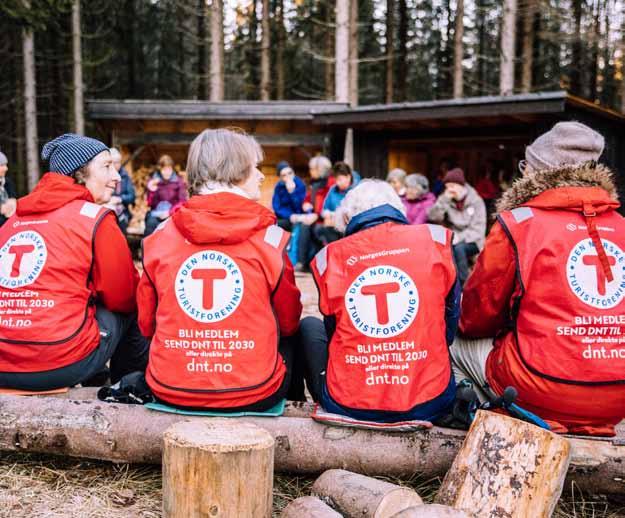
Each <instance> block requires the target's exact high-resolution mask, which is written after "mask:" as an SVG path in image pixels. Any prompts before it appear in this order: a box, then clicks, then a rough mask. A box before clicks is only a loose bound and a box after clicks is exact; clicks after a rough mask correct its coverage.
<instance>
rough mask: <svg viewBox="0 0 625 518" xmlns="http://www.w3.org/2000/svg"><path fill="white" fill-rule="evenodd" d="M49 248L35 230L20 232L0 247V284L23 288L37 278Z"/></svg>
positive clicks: (6, 286)
mask: <svg viewBox="0 0 625 518" xmlns="http://www.w3.org/2000/svg"><path fill="white" fill-rule="evenodd" d="M47 258H48V249H47V248H46V243H45V241H44V240H43V237H41V234H39V233H38V232H35V231H34V230H26V231H24V232H18V233H17V234H14V235H13V236H11V237H10V238H9V240H8V241H7V242H6V243H4V245H2V248H0V286H2V287H3V288H21V287H22V286H28V285H29V284H32V283H33V282H35V281H36V280H37V277H39V275H40V274H41V272H42V270H43V267H44V265H45V264H46V259H47Z"/></svg>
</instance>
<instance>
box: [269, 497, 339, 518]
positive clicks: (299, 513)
mask: <svg viewBox="0 0 625 518" xmlns="http://www.w3.org/2000/svg"><path fill="white" fill-rule="evenodd" d="M280 518H343V517H342V515H340V514H339V513H337V512H336V511H335V510H334V509H332V508H331V507H330V506H328V505H326V504H324V503H323V502H322V501H321V500H319V499H318V498H315V497H314V496H302V497H300V498H296V499H295V500H293V501H292V502H291V503H290V504H289V505H287V506H286V507H285V508H284V511H282V514H281V515H280Z"/></svg>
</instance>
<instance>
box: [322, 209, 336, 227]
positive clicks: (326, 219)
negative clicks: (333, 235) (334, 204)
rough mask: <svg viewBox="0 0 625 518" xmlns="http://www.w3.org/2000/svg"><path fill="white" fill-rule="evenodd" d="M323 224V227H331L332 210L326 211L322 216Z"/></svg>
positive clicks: (332, 223) (332, 220)
mask: <svg viewBox="0 0 625 518" xmlns="http://www.w3.org/2000/svg"><path fill="white" fill-rule="evenodd" d="M323 226H324V227H333V226H334V212H326V214H325V216H324V217H323Z"/></svg>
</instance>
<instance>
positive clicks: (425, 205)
mask: <svg viewBox="0 0 625 518" xmlns="http://www.w3.org/2000/svg"><path fill="white" fill-rule="evenodd" d="M401 201H403V202H404V207H406V219H407V220H408V223H410V224H411V225H420V224H422V223H427V222H428V209H429V208H430V207H431V206H432V205H434V203H436V196H434V195H433V194H432V193H431V192H428V193H426V194H424V195H423V196H421V198H418V199H416V200H408V199H406V197H405V196H402V198H401Z"/></svg>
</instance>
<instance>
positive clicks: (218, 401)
mask: <svg viewBox="0 0 625 518" xmlns="http://www.w3.org/2000/svg"><path fill="white" fill-rule="evenodd" d="M274 223H275V216H274V215H273V214H272V213H271V212H270V211H269V210H268V209H266V208H264V207H262V206H261V205H259V204H258V203H255V202H253V201H250V200H248V199H246V198H244V197H242V196H239V195H236V194H232V193H218V194H211V195H205V196H195V197H193V198H191V199H190V200H189V201H187V202H186V203H184V204H183V205H182V207H181V208H180V210H178V211H177V212H175V213H174V215H173V216H172V218H171V220H170V221H169V222H168V223H166V224H165V226H164V227H163V228H162V230H160V231H157V232H156V233H155V234H154V235H153V236H150V238H148V239H147V240H146V243H145V259H144V261H145V275H144V276H143V277H142V279H141V281H140V283H139V289H138V294H137V298H138V303H139V327H140V329H141V331H142V333H143V334H144V335H145V336H153V341H152V348H153V349H154V350H151V351H150V362H149V365H148V375H147V379H148V383H149V384H150V386H151V387H152V389H153V390H154V391H155V393H156V394H157V395H158V396H159V397H161V398H162V399H164V400H165V401H169V402H171V403H173V404H177V405H181V406H197V407H209V408H229V407H238V406H244V405H248V404H251V403H254V402H257V401H260V400H262V399H265V398H266V397H268V396H270V395H271V394H273V393H275V391H276V390H277V389H278V388H279V387H280V385H281V383H282V381H283V379H284V376H285V369H284V365H283V363H282V362H281V361H278V362H277V363H276V361H275V360H276V359H278V360H279V355H277V339H278V331H279V332H280V333H281V334H282V335H285V336H288V335H291V334H293V333H295V332H296V331H297V328H298V325H299V317H300V315H301V310H302V306H301V302H300V292H299V290H298V288H297V286H296V285H295V277H294V273H293V267H292V265H291V263H290V262H289V261H288V258H286V256H285V255H284V253H283V252H280V250H282V248H283V246H284V245H285V244H286V241H287V239H288V235H287V234H286V233H283V231H282V230H281V229H279V228H278V227H272V226H271V225H273V224H274ZM274 231H275V232H274ZM277 233H279V234H280V243H277V244H278V245H279V247H278V248H276V247H271V246H269V245H268V244H267V243H261V242H262V241H263V240H264V239H265V238H266V236H269V238H271V237H272V235H273V234H276V235H277ZM270 234H271V235H270ZM263 236H265V237H263ZM185 240H186V243H185ZM269 240H270V241H272V239H269ZM263 245H264V247H263ZM168 246H171V247H174V250H171V252H168V251H167V247H168ZM250 247H251V248H250ZM265 248H266V249H267V250H266V252H267V253H266V254H265V255H266V257H263V254H264V252H263V250H265ZM207 249H210V250H214V251H216V252H218V253H219V254H224V256H228V257H230V258H234V257H236V259H234V260H233V264H236V265H239V263H241V265H239V266H240V269H241V270H242V272H243V274H245V276H246V277H245V279H244V283H243V284H244V288H243V289H244V290H245V292H244V296H243V300H240V299H237V301H236V302H232V304H231V305H230V306H228V308H226V312H228V311H229V312H230V313H229V314H228V315H227V316H225V317H224V319H228V326H226V327H228V329H230V328H232V329H234V328H235V327H236V329H237V330H238V332H239V338H242V336H243V335H245V337H248V335H250V336H253V337H254V341H255V342H258V347H256V345H254V346H253V349H250V348H249V347H248V349H245V350H244V349H243V347H244V345H242V348H241V350H236V351H234V352H233V353H232V354H233V355H234V354H237V358H234V356H233V358H234V360H233V362H232V368H233V371H232V372H230V371H224V372H226V374H231V375H229V376H226V375H221V376H214V379H211V380H210V382H208V381H206V380H205V376H204V377H202V376H197V375H192V374H189V376H188V378H187V379H183V376H182V374H184V373H182V374H181V373H180V372H179V373H178V375H176V376H174V378H176V383H175V385H176V387H178V388H176V387H174V388H172V387H173V385H174V383H173V382H169V383H166V382H163V380H162V379H161V378H163V377H167V375H168V374H167V370H168V369H167V362H166V361H162V360H163V359H164V355H163V354H162V352H163V350H164V347H162V346H166V345H167V344H166V343H165V341H166V338H165V335H167V336H168V337H169V335H171V332H169V331H168V332H165V331H166V329H165V328H168V327H167V326H169V327H171V325H173V323H172V322H171V321H170V320H171V318H170V317H171V316H172V315H173V316H174V318H176V315H177V314H178V309H177V307H176V306H174V309H175V311H170V310H168V309H167V305H168V304H170V305H171V304H178V305H179V306H180V308H181V309H182V311H183V312H184V313H185V314H184V315H182V317H181V320H182V321H187V320H188V322H186V323H187V326H186V327H187V328H189V329H193V330H194V331H193V333H195V331H196V330H198V331H201V332H202V333H204V334H206V333H205V331H206V330H209V331H210V332H211V333H213V332H214V331H215V330H217V327H219V326H215V325H210V324H211V322H212V319H213V317H212V316H211V315H208V314H207V315H206V319H204V316H202V315H203V314H202V315H198V314H197V312H195V311H194V310H193V308H191V309H189V307H188V305H187V303H186V302H185V301H184V300H182V299H186V298H189V300H190V298H191V296H190V295H189V296H187V295H185V297H182V299H181V298H180V297H178V300H177V301H176V300H174V298H172V296H170V295H171V293H169V291H168V289H169V288H168V281H169V280H171V279H170V277H171V274H172V271H173V270H172V268H173V269H176V271H178V270H177V268H179V267H180V265H178V266H176V265H173V263H172V260H177V259H181V260H182V263H184V258H182V255H185V254H187V253H188V255H189V256H191V255H193V254H194V253H198V252H199V253H202V252H201V251H202V250H207ZM183 252H184V253H183ZM181 254H182V255H181ZM159 255H160V257H159ZM281 255H282V257H280V256H281ZM178 256H180V257H178ZM185 257H186V255H185ZM178 262H180V261H178ZM170 263H171V264H170ZM189 264H191V263H189ZM246 268H247V269H248V270H247V272H246ZM180 272H182V273H180ZM180 272H178V273H179V274H180V275H182V274H184V271H183V270H180ZM174 273H175V272H174ZM281 274H282V275H281ZM194 278H195V277H194ZM233 282H235V281H233ZM183 284H184V283H183ZM256 292H258V293H256ZM168 293H169V294H168ZM253 293H254V295H252V298H253V300H252V299H246V298H245V294H253ZM264 296H266V297H267V299H268V302H270V304H264V305H263V303H262V298H263V297H264ZM181 301H182V302H181ZM254 303H258V304H261V305H262V306H263V307H262V308H260V309H259V310H258V312H257V314H256V316H255V317H253V318H252V317H250V316H249V315H248V316H244V315H246V314H247V313H249V311H248V309H249V308H248V306H250V304H252V305H253V304H254ZM237 304H239V306H237ZM191 306H193V304H191ZM204 307H206V306H204ZM250 307H251V306H250ZM185 308H186V309H185ZM246 308H248V309H246ZM238 309H241V311H237V312H236V313H235V312H234V311H235V310H238ZM264 310H267V311H268V313H266V314H265V313H264V312H263V311H264ZM272 311H273V312H275V315H276V317H277V323H278V327H279V329H277V328H276V320H274V318H273V314H272ZM193 315H196V317H197V318H193ZM242 316H243V317H244V321H242V322H239V323H238V324H237V325H235V324H236V319H237V318H241V317H242ZM198 318H200V319H201V320H198ZM202 319H203V320H202ZM207 319H208V320H207ZM198 322H199V323H198ZM183 323H184V322H183ZM207 324H208V325H207ZM176 325H177V322H176ZM224 325H225V321H224ZM255 326H260V328H257V329H255V330H253V328H254V327H255ZM196 328H197V329H196ZM205 328H206V329H205ZM219 330H221V331H223V329H221V328H219ZM246 330H247V331H246ZM170 331H171V330H170ZM248 331H249V332H248ZM252 331H254V332H252ZM223 332H224V333H225V331H223ZM167 333H169V334H167ZM245 337H243V338H242V339H245V340H247V339H248V338H245ZM169 338H171V337H169ZM169 338H167V340H169ZM270 342H271V343H270ZM226 345H227V344H226ZM271 347H273V349H272V351H270V349H271ZM174 352H175V351H174ZM250 352H253V353H258V354H261V355H262V360H263V361H260V359H259V360H258V361H257V362H252V361H250V360H249V359H246V358H247V356H249V353H250ZM270 353H271V354H270ZM272 355H273V358H274V359H273V360H272V359H271V358H272ZM169 356H170V357H171V354H170V355H169ZM185 358H186V357H185ZM169 361H172V362H173V361H174V359H173V357H171V358H170V360H169ZM184 361H186V359H184ZM237 361H238V362H239V364H238V369H237V370H238V372H234V370H235V369H234V367H237V365H234V364H235V363H236V362H237ZM267 362H269V363H271V365H269V363H267ZM185 365H186V364H185ZM274 365H275V368H274ZM250 367H254V369H256V370H254V369H252V371H250V372H248V374H247V375H246V376H245V380H242V379H241V376H240V374H241V372H243V371H244V370H246V369H247V370H249V368H250ZM229 368H230V367H229ZM172 369H174V366H172ZM260 371H262V372H260ZM190 372H191V371H190ZM263 373H267V374H268V375H269V377H268V378H266V377H263V376H262V374H263ZM257 376H260V377H263V379H262V380H260V381H259V379H260V378H259V379H256V377H257ZM200 378H201V379H200ZM235 378H236V379H235ZM202 380H204V381H202ZM244 382H253V383H252V385H254V386H253V387H251V388H250V387H247V386H246V387H243V388H241V385H242V384H244ZM185 383H186V384H185ZM233 383H234V385H236V386H234V385H232V386H231V384H233ZM198 384H199V385H198ZM220 384H222V385H223V386H224V387H225V386H226V385H228V389H227V390H223V387H221V386H219V387H218V385H220ZM165 385H167V386H165ZM190 385H193V386H190ZM185 388H191V389H193V390H185Z"/></svg>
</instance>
